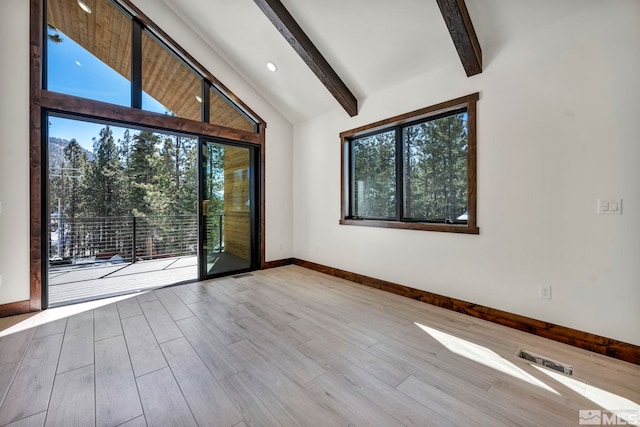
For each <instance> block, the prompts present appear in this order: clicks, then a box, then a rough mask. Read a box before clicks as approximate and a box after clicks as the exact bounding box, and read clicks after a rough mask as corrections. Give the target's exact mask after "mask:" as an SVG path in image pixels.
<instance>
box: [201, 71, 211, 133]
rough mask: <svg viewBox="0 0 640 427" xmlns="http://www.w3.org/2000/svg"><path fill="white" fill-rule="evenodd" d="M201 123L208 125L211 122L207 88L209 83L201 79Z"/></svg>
mask: <svg viewBox="0 0 640 427" xmlns="http://www.w3.org/2000/svg"><path fill="white" fill-rule="evenodd" d="M201 115H202V121H203V122H205V123H210V121H211V117H210V116H211V89H210V88H209V82H208V81H206V80H205V79H202V109H201Z"/></svg>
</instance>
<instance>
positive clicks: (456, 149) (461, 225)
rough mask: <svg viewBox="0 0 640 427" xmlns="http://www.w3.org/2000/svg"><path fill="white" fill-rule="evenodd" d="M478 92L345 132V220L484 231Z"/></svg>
mask: <svg viewBox="0 0 640 427" xmlns="http://www.w3.org/2000/svg"><path fill="white" fill-rule="evenodd" d="M477 100H478V94H477V93H476V94H473V95H469V96H466V97H463V98H458V99H455V100H452V101H448V102H445V103H442V104H438V105H434V106H432V107H427V108H424V109H421V110H418V111H414V112H412V113H408V114H404V115H402V116H398V117H393V118H391V119H387V120H384V121H381V122H377V123H373V124H371V125H368V126H364V127H361V128H358V129H354V130H351V131H347V132H343V133H342V134H341V141H342V158H343V176H342V186H343V200H342V218H341V221H340V222H341V224H347V225H365V226H377V227H392V228H408V229H418V230H433V231H450V232H461V233H473V234H477V233H478V227H477V222H476V138H475V135H476V132H475V125H476V117H475V111H476V109H475V103H476V101H477Z"/></svg>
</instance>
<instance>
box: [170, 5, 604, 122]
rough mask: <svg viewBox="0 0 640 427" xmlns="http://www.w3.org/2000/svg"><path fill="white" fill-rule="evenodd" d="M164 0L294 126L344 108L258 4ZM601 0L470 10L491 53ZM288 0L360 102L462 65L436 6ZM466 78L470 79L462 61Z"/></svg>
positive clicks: (300, 22) (293, 11)
mask: <svg viewBox="0 0 640 427" xmlns="http://www.w3.org/2000/svg"><path fill="white" fill-rule="evenodd" d="M163 1H164V3H165V4H166V5H167V6H168V7H169V8H170V9H171V10H173V12H174V13H176V15H178V16H179V17H180V18H181V19H183V20H184V21H185V22H186V23H187V24H189V25H190V26H191V27H192V28H194V29H195V30H196V31H197V32H198V33H199V34H200V36H201V37H202V38H203V39H204V40H205V41H206V42H207V43H208V44H209V45H210V46H211V47H212V48H213V49H214V50H215V51H217V52H218V53H219V54H220V55H221V56H222V57H223V58H225V59H226V60H227V61H228V62H229V64H230V65H231V66H233V67H234V68H235V69H236V71H237V72H238V73H239V74H240V75H241V76H242V77H244V78H245V79H246V80H247V81H248V82H249V83H250V84H251V85H253V87H254V88H255V89H256V90H257V91H258V92H259V93H261V94H262V95H263V96H264V97H265V98H266V99H267V100H268V101H269V102H271V104H272V105H273V106H274V107H275V108H276V109H277V110H279V111H280V112H281V113H282V114H283V115H284V116H285V117H286V118H287V119H288V120H289V121H290V122H291V123H294V124H295V123H298V122H300V121H303V120H306V119H308V118H311V117H314V116H316V115H318V114H322V113H324V112H326V111H329V110H332V109H335V108H337V107H339V104H338V103H337V101H335V99H334V98H333V97H332V96H331V94H330V93H329V92H328V91H327V90H326V88H325V87H324V86H323V85H322V84H321V83H320V81H319V80H318V79H317V78H316V77H315V75H314V74H313V72H312V71H311V70H310V69H309V68H308V67H307V65H306V64H305V63H304V62H303V61H302V59H300V57H299V56H298V55H297V54H296V53H295V51H294V50H293V49H292V48H291V46H289V44H288V43H287V42H286V40H285V39H284V38H283V37H282V36H281V35H280V33H279V32H278V31H277V29H276V28H275V27H274V26H273V24H271V22H270V21H269V20H268V19H267V18H266V17H265V16H264V15H263V14H262V12H261V11H260V9H259V8H258V7H257V6H256V4H255V3H254V2H253V0H163ZM597 1H602V0H536V1H531V0H467V1H466V4H467V8H468V9H469V14H470V16H471V19H472V21H473V24H474V27H475V29H476V33H477V35H478V39H479V41H480V45H481V46H482V48H483V49H485V50H486V49H487V48H489V47H492V46H495V45H499V44H501V43H504V42H507V41H509V40H511V39H514V38H517V37H519V36H521V35H523V34H526V33H527V32H530V31H532V30H534V29H537V28H540V27H544V26H545V25H548V24H550V23H551V22H553V21H555V20H557V19H561V18H562V17H565V16H567V15H569V14H571V13H574V12H575V11H577V10H580V9H584V8H585V7H587V5H590V4H593V3H595V2H597ZM282 2H283V4H284V5H285V6H286V7H287V9H288V10H289V12H290V13H291V15H292V16H293V17H294V18H295V19H296V21H297V22H298V24H299V25H300V26H301V27H302V29H303V30H304V31H305V33H306V34H307V35H308V36H309V38H310V39H311V40H312V41H313V43H314V44H315V45H316V47H317V48H318V49H319V50H320V52H321V53H322V54H323V55H324V57H325V58H326V59H327V60H328V61H329V63H330V64H331V65H332V67H333V68H334V69H335V70H336V72H337V73H338V75H339V76H340V77H341V78H342V80H343V81H344V82H345V83H346V84H347V86H348V87H349V88H350V89H351V91H352V92H353V93H354V95H355V96H356V97H357V98H358V100H359V101H360V102H362V100H363V99H365V98H366V97H367V96H368V95H370V94H372V93H375V92H377V91H380V90H382V89H385V88H387V87H391V86H393V85H396V84H398V83H401V82H403V81H406V80H408V79H410V78H412V77H416V76H418V75H421V74H424V73H426V72H429V71H431V70H434V69H437V68H439V67H442V66H444V65H448V64H451V63H452V62H457V63H460V61H459V59H458V56H457V53H456V50H455V47H454V45H453V42H452V41H451V38H450V36H449V33H448V32H447V28H446V26H445V23H444V20H443V18H442V15H441V14H440V11H439V9H438V6H437V3H436V1H435V0H394V1H389V0H282ZM165 30H166V31H167V32H168V33H169V34H170V31H169V29H165ZM268 61H272V62H274V63H275V64H277V66H278V71H277V72H275V73H272V72H269V71H268V70H267V68H266V63H267V62H268ZM485 65H486V64H485ZM485 68H486V66H485ZM210 71H211V72H213V73H214V74H215V70H210ZM460 73H461V74H462V75H464V70H463V68H462V65H461V64H460ZM223 83H224V82H223ZM345 114H346V112H345Z"/></svg>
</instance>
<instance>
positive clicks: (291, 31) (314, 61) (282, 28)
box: [254, 0, 358, 117]
mask: <svg viewBox="0 0 640 427" xmlns="http://www.w3.org/2000/svg"><path fill="white" fill-rule="evenodd" d="M254 2H255V3H256V4H257V5H258V7H259V8H260V10H262V12H263V13H264V14H265V15H266V16H267V18H269V20H270V21H271V23H272V24H273V25H274V26H275V27H276V28H277V29H278V31H279V32H280V34H282V36H283V37H284V38H285V39H286V40H287V42H289V44H290V45H291V47H293V49H294V50H295V51H296V52H297V53H298V55H300V57H301V58H302V60H303V61H304V62H305V63H306V64H307V65H308V66H309V68H311V70H312V71H313V72H314V73H315V75H316V76H317V77H318V79H320V81H321V82H322V84H324V85H325V87H326V88H327V89H329V92H331V94H332V95H333V97H334V98H335V99H336V100H337V101H338V103H340V105H342V107H343V108H344V109H345V111H346V112H347V113H348V114H349V115H350V116H351V117H354V116H356V115H357V114H358V100H357V99H356V97H355V96H354V95H353V93H351V91H350V90H349V88H348V87H347V85H346V84H345V83H344V82H343V81H342V79H341V78H340V76H338V74H337V73H336V72H335V70H334V69H333V68H332V67H331V65H329V62H327V60H326V59H325V58H324V56H322V54H321V53H320V51H319V50H318V49H317V48H316V47H315V45H314V44H313V42H311V40H310V39H309V37H307V35H306V34H305V33H304V31H303V30H302V28H300V25H298V23H297V22H296V21H295V19H293V17H292V16H291V14H290V13H289V11H288V10H287V9H286V8H285V7H284V5H283V4H282V3H281V2H280V0H254Z"/></svg>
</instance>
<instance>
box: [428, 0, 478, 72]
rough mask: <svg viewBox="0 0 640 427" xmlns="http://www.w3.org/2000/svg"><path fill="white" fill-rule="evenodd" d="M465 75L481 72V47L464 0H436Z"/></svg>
mask: <svg viewBox="0 0 640 427" xmlns="http://www.w3.org/2000/svg"><path fill="white" fill-rule="evenodd" d="M436 1H437V2H438V6H439V7H440V12H442V17H443V18H444V22H445V23H446V24H447V28H448V29H449V34H450V35H451V39H452V40H453V44H454V45H455V46H456V50H457V51H458V56H459V57H460V61H462V66H463V67H464V71H465V72H466V73H467V77H471V76H474V75H476V74H480V73H482V49H481V48H480V43H479V42H478V37H477V36H476V32H475V30H474V29H473V24H472V23H471V18H470V17H469V12H468V11H467V6H466V5H465V3H464V0H436Z"/></svg>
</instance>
